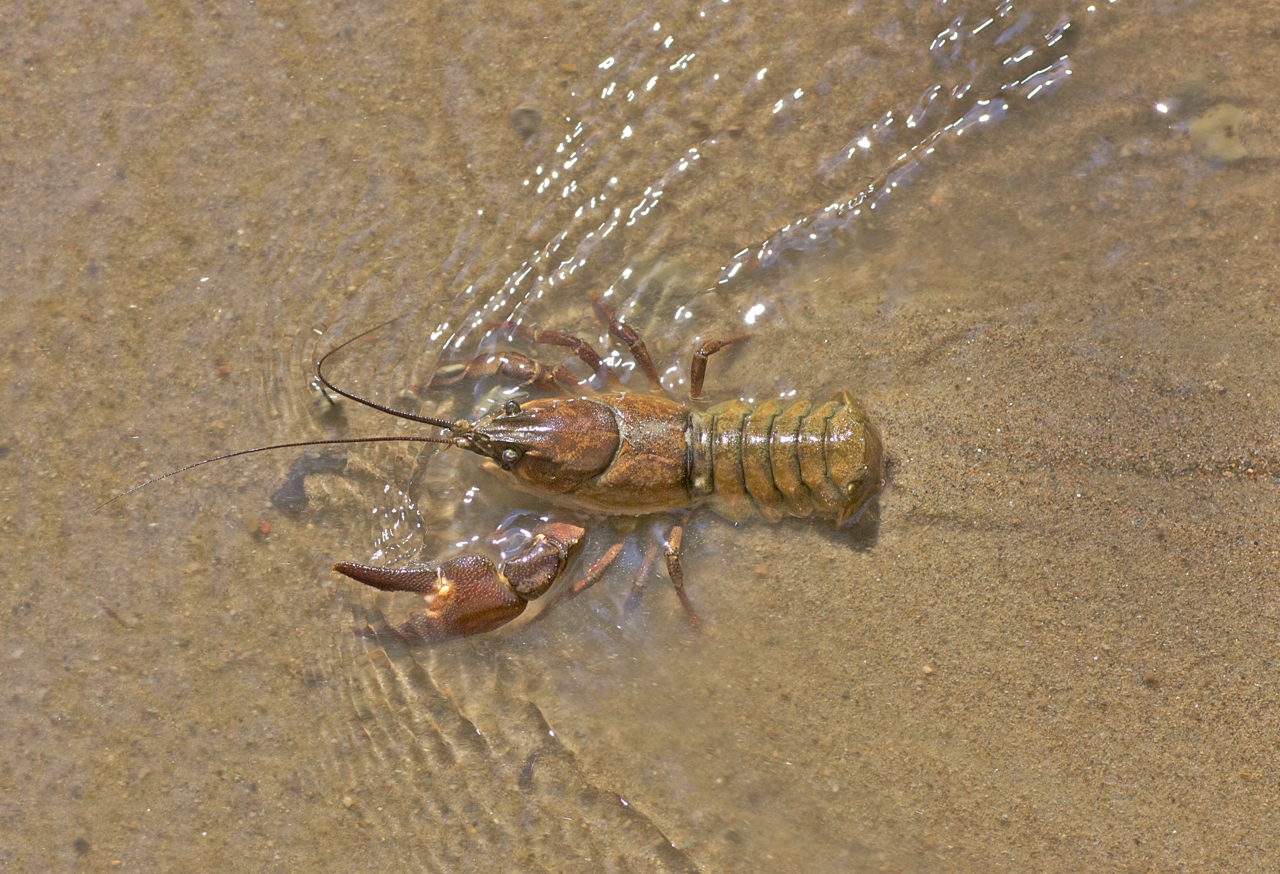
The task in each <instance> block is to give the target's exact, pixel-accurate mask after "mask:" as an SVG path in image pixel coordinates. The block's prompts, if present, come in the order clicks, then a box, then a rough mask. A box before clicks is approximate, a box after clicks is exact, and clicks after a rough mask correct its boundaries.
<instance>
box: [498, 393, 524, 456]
mask: <svg viewBox="0 0 1280 874" xmlns="http://www.w3.org/2000/svg"><path fill="white" fill-rule="evenodd" d="M502 412H504V413H506V414H507V415H508V416H515V415H518V414H519V412H520V404H519V403H518V402H516V401H507V402H506V403H505V404H503V405H502ZM512 451H513V450H512Z"/></svg>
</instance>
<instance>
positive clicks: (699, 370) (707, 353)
mask: <svg viewBox="0 0 1280 874" xmlns="http://www.w3.org/2000/svg"><path fill="white" fill-rule="evenodd" d="M748 336H750V335H748V334H734V335H733V336H731V337H725V338H724V339H722V340H708V341H707V342H705V343H703V344H702V345H701V346H699V347H698V351H697V352H695V353H694V354H693V361H692V362H691V363H690V364H689V397H691V398H693V399H694V400H695V401H696V400H697V399H698V398H700V397H702V383H703V380H705V379H706V377H707V359H708V358H710V357H711V356H712V355H714V354H716V353H717V352H719V351H720V350H721V349H723V348H724V347H726V346H728V345H730V344H731V343H737V342H738V341H739V340H745V339H747V337H748Z"/></svg>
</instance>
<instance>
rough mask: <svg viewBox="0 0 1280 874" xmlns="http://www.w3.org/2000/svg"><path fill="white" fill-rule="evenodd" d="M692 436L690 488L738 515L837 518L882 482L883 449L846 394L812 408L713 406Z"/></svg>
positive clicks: (852, 512) (728, 514)
mask: <svg viewBox="0 0 1280 874" xmlns="http://www.w3.org/2000/svg"><path fill="white" fill-rule="evenodd" d="M699 418H705V419H708V420H710V421H709V423H708V425H707V427H704V428H703V429H701V431H700V432H699V433H698V434H697V438H696V442H695V443H694V446H695V452H694V459H695V465H694V470H693V481H694V483H695V485H696V492H697V493H700V494H701V495H703V496H705V499H706V502H707V504H708V505H709V506H710V507H711V509H712V510H714V511H715V512H716V513H717V514H718V515H720V516H723V517H724V518H726V519H729V520H731V521H734V522H737V521H741V520H742V519H746V518H749V517H750V516H751V515H752V512H753V511H754V512H756V513H758V514H759V515H760V516H762V517H764V518H765V519H766V520H768V521H770V522H777V521H779V520H780V519H782V518H783V517H784V516H799V517H806V516H818V517H819V518H823V519H832V520H834V521H835V522H836V523H837V524H840V523H842V522H844V521H846V520H848V519H852V518H853V517H855V516H857V515H858V514H859V512H861V510H862V508H863V507H865V506H866V505H867V502H869V501H870V500H871V499H872V498H873V497H875V495H876V493H877V492H879V491H880V489H881V487H882V486H883V485H884V461H883V459H884V450H883V448H882V445H881V443H880V436H879V434H877V433H876V430H875V428H873V427H872V426H871V424H870V422H868V421H867V416H866V413H864V412H863V411H862V409H861V408H860V407H858V406H856V405H855V404H854V403H853V402H852V400H851V399H850V398H849V395H848V394H846V393H845V392H840V393H839V394H838V395H837V396H836V398H835V399H833V400H831V401H829V402H827V403H825V404H823V405H822V406H820V407H818V408H817V409H816V410H815V409H813V408H812V406H811V404H810V403H809V402H808V401H795V402H793V403H791V404H790V405H787V406H784V403H783V401H780V400H771V401H765V402H764V403H762V404H760V405H758V406H755V407H752V406H750V405H748V404H746V403H743V402H742V401H729V402H727V403H723V404H719V405H717V406H715V407H712V408H711V409H710V410H708V411H707V413H706V414H703V415H702V416H700V415H699V414H696V413H695V414H694V420H695V422H696V421H697V420H698V419H699Z"/></svg>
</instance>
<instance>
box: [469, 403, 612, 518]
mask: <svg viewBox="0 0 1280 874" xmlns="http://www.w3.org/2000/svg"><path fill="white" fill-rule="evenodd" d="M455 442H456V444H457V445H458V446H460V447H462V448H463V449H468V450H470V451H472V452H475V453H477V454H479V455H483V456H485V457H486V458H488V459H490V463H489V464H487V465H485V468H486V469H487V470H489V471H490V472H491V473H494V474H495V475H497V476H498V477H499V478H501V479H503V480H505V481H506V482H508V483H509V484H510V485H512V486H514V487H516V488H518V489H521V490H522V491H526V492H532V493H534V494H542V495H548V494H553V495H554V494H565V493H567V492H572V491H573V490H574V489H575V488H577V487H578V486H579V485H580V484H581V483H582V482H584V481H585V480H589V479H592V478H594V477H597V476H599V475H600V474H601V473H602V472H603V471H604V470H605V469H607V468H608V467H609V465H610V464H611V463H612V462H613V459H614V457H615V456H616V455H617V454H618V447H619V445H620V442H621V438H620V436H619V432H618V422H617V419H616V418H615V417H614V414H613V411H612V410H611V409H610V408H609V407H608V406H606V405H605V404H602V403H599V402H597V401H593V400H591V399H590V398H584V397H574V398H545V399H542V400H534V401H529V402H527V403H524V404H517V403H515V402H514V401H512V402H509V403H508V404H507V405H506V406H505V407H504V408H503V409H502V410H501V411H500V412H496V413H491V414H489V415H488V416H485V417H484V418H482V419H480V420H479V421H478V422H476V423H475V425H474V426H472V427H470V428H469V429H465V430H464V431H463V433H461V434H458V435H457V437H456V438H455Z"/></svg>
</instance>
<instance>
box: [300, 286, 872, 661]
mask: <svg viewBox="0 0 1280 874" xmlns="http://www.w3.org/2000/svg"><path fill="white" fill-rule="evenodd" d="M591 300H592V303H593V305H594V307H595V309H596V312H597V313H598V314H599V315H600V317H601V319H602V320H604V321H606V322H607V323H608V325H609V332H610V333H611V334H612V335H614V336H615V337H617V338H618V339H620V340H622V341H623V342H625V343H626V344H627V346H628V348H629V349H630V351H631V355H632V357H633V358H634V359H635V361H636V363H637V365H639V367H640V368H641V369H642V370H643V371H644V373H645V374H646V376H647V377H648V379H649V382H650V384H651V388H652V391H651V392H650V393H644V392H633V391H625V390H621V385H620V383H619V382H618V379H617V376H616V374H614V373H613V371H612V370H611V369H610V368H609V367H607V366H606V365H605V364H604V363H603V362H602V360H601V358H600V356H599V354H598V353H597V352H596V351H595V349H593V348H592V347H591V345H590V344H589V343H587V342H586V341H584V340H581V339H579V338H577V337H572V336H569V335H566V334H561V333H559V332H556V331H544V330H536V329H532V328H529V327H526V326H517V325H511V324H508V323H504V326H503V327H504V328H505V329H506V330H507V331H508V332H509V333H511V334H512V335H520V336H523V337H525V338H526V339H529V340H531V341H533V342H534V343H538V344H543V345H552V346H561V347H567V348H569V349H571V350H573V352H574V353H575V354H576V355H577V357H578V358H579V359H581V360H582V361H583V362H584V363H586V364H587V365H588V366H589V367H591V368H592V369H593V370H595V371H596V372H597V374H598V375H599V376H600V377H601V379H602V381H603V382H604V384H605V385H606V387H608V388H609V389H610V390H607V391H601V392H592V393H588V394H578V393H577V392H579V391H580V382H579V380H578V379H577V377H576V376H574V375H573V373H572V372H571V371H569V370H568V369H567V368H564V367H563V366H559V367H553V366H551V365H548V364H544V363H542V362H539V361H536V360H534V359H532V358H529V357H528V356H525V355H522V354H519V353H515V352H507V353H503V354H498V355H487V356H481V357H479V358H475V359H472V360H471V361H469V362H466V363H465V364H460V365H453V366H449V367H444V368H441V369H439V370H437V371H436V372H435V374H434V375H433V376H432V378H431V381H430V382H429V383H428V384H427V385H426V386H425V387H424V388H423V390H422V391H423V393H427V392H430V391H432V390H435V389H439V388H442V387H447V386H451V385H455V384H457V383H460V382H463V381H474V380H479V379H485V378H490V377H503V378H507V379H511V380H513V381H517V382H519V383H520V384H522V385H524V386H526V387H528V388H531V389H536V390H540V391H559V392H561V393H569V396H563V397H548V398H541V399H535V400H530V401H527V402H525V403H518V402H516V401H514V400H512V401H508V402H507V403H506V404H505V405H504V406H503V407H502V408H501V409H499V410H496V411H494V412H492V413H489V414H488V415H486V416H483V417H481V418H479V419H477V420H475V421H470V420H466V419H463V420H459V421H456V422H453V421H448V420H446V419H437V418H433V417H431V416H421V415H416V414H412V413H406V412H404V411H401V410H396V409H392V408H390V407H387V406H384V405H382V404H379V403H376V402H374V401H370V400H368V399H366V398H362V397H359V396H358V395H355V394H352V393H350V392H347V391H345V390H343V389H341V388H338V387H337V386H335V385H334V384H333V383H331V382H330V381H329V380H328V378H327V377H325V375H324V368H323V366H324V362H325V359H326V358H328V357H329V355H332V354H334V353H335V352H337V351H339V350H340V349H341V348H343V346H345V345H347V344H346V343H344V344H343V346H339V347H337V348H335V349H333V350H331V351H330V352H329V353H328V354H326V355H325V356H324V357H323V358H321V359H320V360H319V361H318V362H317V363H316V376H317V379H318V380H319V381H320V382H321V383H322V384H323V385H324V386H325V387H326V388H328V389H329V390H330V391H333V392H334V393H336V394H339V395H342V396H343V397H346V398H350V399H351V400H353V401H356V402H358V403H361V404H364V405H366V406H369V407H372V408H374V409H376V410H379V411H381V412H384V413H388V414H390V415H394V416H398V417H401V418H405V419H410V420H412V421H415V422H422V423H424V424H427V425H434V426H435V427H438V428H442V429H444V430H445V431H447V432H449V436H447V437H439V438H424V437H417V438H400V439H409V440H414V441H425V442H439V443H445V444H448V445H451V446H455V447H457V448H459V449H465V450H467V451H468V452H474V453H475V454H477V455H479V456H481V457H483V458H484V459H485V461H484V462H483V463H482V464H481V467H482V468H483V469H484V470H485V471H487V472H488V473H490V474H492V475H493V476H495V477H497V478H498V479H499V480H501V481H503V482H504V483H506V484H507V485H508V486H510V487H512V488H514V489H516V490H519V491H523V492H526V493H528V494H532V495H535V496H537V497H539V498H542V499H543V500H546V501H547V502H549V503H551V504H554V505H557V506H559V507H562V508H565V509H569V510H576V511H583V512H586V513H594V514H606V515H626V516H640V515H645V514H649V513H663V512H671V511H679V510H692V509H694V508H696V507H699V506H702V505H706V506H707V507H709V508H710V509H711V510H712V511H713V512H715V513H716V514H718V515H720V516H722V517H724V518H726V519H728V520H730V521H733V522H737V521H741V520H743V519H747V518H750V517H752V516H759V517H762V518H764V519H765V520H767V521H770V522H777V521H779V520H780V519H782V518H784V517H786V516H797V517H807V516H817V517H819V518H824V519H829V520H832V521H834V522H835V523H836V524H837V525H838V524H841V523H843V522H845V521H848V520H850V519H853V518H854V517H856V516H857V515H858V514H859V513H860V512H861V511H862V510H863V508H865V507H866V505H867V503H868V502H869V501H870V500H871V499H872V498H873V497H874V496H875V495H876V493H878V492H879V491H880V489H881V487H882V486H883V485H884V478H883V448H882V445H881V442H880V437H879V435H878V434H877V433H876V430H875V429H874V428H873V427H872V426H871V424H870V423H869V422H868V421H867V417H866V414H865V413H864V412H863V411H862V409H861V408H859V407H858V406H857V405H855V404H854V403H853V402H852V400H851V399H850V397H849V395H848V394H847V393H845V392H839V393H838V394H837V395H836V396H835V397H833V398H832V399H831V400H829V401H827V402H826V403H824V404H821V405H819V406H817V407H814V406H813V405H812V404H810V403H809V402H808V401H791V402H783V401H781V400H770V401H766V402H764V403H762V404H758V405H756V406H751V405H749V404H746V403H744V402H742V401H729V402H726V403H722V404H718V405H716V406H713V407H711V408H710V409H708V410H706V411H702V410H699V409H696V408H694V407H692V406H690V405H688V404H684V403H680V402H678V401H675V400H672V399H671V398H669V397H667V396H666V394H665V393H663V392H662V389H661V383H660V380H659V377H658V372H657V369H656V368H655V367H654V365H653V362H652V360H651V359H650V357H649V353H648V351H647V349H646V347H645V344H644V341H643V340H641V338H640V337H639V335H638V334H637V333H636V332H635V330H634V329H633V328H632V327H630V326H629V325H627V324H625V323H624V322H621V321H620V320H619V319H618V318H617V317H616V316H615V314H614V313H613V311H612V310H611V309H610V308H609V307H608V305H607V304H606V303H605V302H604V300H603V299H602V298H600V296H599V295H596V294H594V293H593V294H592V295H591ZM745 336H746V335H744V334H738V335H734V336H732V337H728V338H725V339H720V340H709V341H707V342H705V343H703V344H702V346H701V347H700V348H699V349H698V350H697V352H696V353H695V354H694V357H693V360H692V363H691V364H690V372H689V386H690V390H689V394H690V398H691V400H697V399H698V398H699V397H700V396H701V394H702V385H703V382H704V379H705V375H706V366H707V359H708V357H709V356H711V355H712V354H714V353H715V352H718V351H719V350H721V349H723V348H724V347H725V346H727V345H729V344H730V343H734V342H737V341H738V340H741V339H744V338H745ZM355 339H358V338H353V339H352V340H349V341H347V343H351V342H354V340H355ZM393 439H394V438H393ZM532 534H533V538H532V540H531V541H530V543H529V544H528V545H527V546H526V547H525V548H524V549H522V550H521V551H520V552H518V553H517V554H515V555H514V556H512V557H511V558H509V559H507V560H506V561H505V562H503V563H502V565H501V567H498V566H495V565H494V564H493V562H491V561H490V560H488V559H487V558H484V557H482V556H477V555H465V556H461V557H459V558H454V559H451V560H449V561H446V562H443V563H442V564H440V565H439V566H438V567H436V568H434V569H415V568H404V569H389V568H376V567H368V566H365V565H358V564H352V563H350V562H339V563H338V564H336V565H334V570H336V571H338V572H339V573H342V574H345V575H347V576H349V577H351V578H352V579H355V580H358V581H359V582H362V583H364V584H365V585H368V586H372V587H374V588H377V589H382V590H384V591H393V592H416V593H418V594H421V595H422V596H423V597H424V598H425V599H426V602H427V610H426V611H425V612H423V613H418V614H415V615H413V616H411V617H410V618H409V619H408V620H407V621H406V622H404V623H402V624H400V625H397V626H394V627H393V628H392V629H391V631H393V632H394V633H395V634H398V635H399V636H400V637H402V638H404V639H405V640H406V641H407V642H410V643H415V642H432V643H434V642H439V641H444V640H449V639H452V638H456V637H466V636H468V635H472V634H479V633H482V632H486V631H492V630H494V629H496V628H499V627H501V626H502V625H505V624H506V623H508V622H510V621H511V620H513V619H515V618H516V617H517V616H519V615H520V614H521V613H522V612H524V609H525V607H526V605H527V604H528V603H529V602H530V601H532V600H534V599H536V598H539V597H541V596H542V595H544V594H545V593H546V592H547V591H548V590H549V589H550V588H551V586H552V585H553V584H554V583H555V581H556V580H557V579H558V578H559V577H560V575H561V574H562V573H563V572H564V570H565V568H566V567H567V566H568V564H569V562H570V561H571V559H572V557H573V556H574V554H575V553H576V551H577V549H578V547H579V546H580V545H581V543H582V540H583V537H584V536H585V531H584V530H583V529H582V528H580V527H578V526H576V525H572V524H569V523H566V522H544V523H543V524H541V525H539V526H537V527H536V528H535V529H534V530H533V532H532ZM682 534H683V532H682V528H681V527H680V526H679V525H676V526H674V527H673V528H672V530H671V534H670V536H669V537H668V543H667V547H666V550H665V553H666V564H667V571H668V574H669V576H670V577H671V581H672V584H673V585H674V586H675V590H676V594H677V595H678V597H679V598H680V602H681V604H682V605H683V607H684V609H685V611H686V612H687V614H688V616H689V619H690V621H691V622H692V623H693V624H694V625H697V624H698V622H699V620H698V616H697V613H696V612H695V611H694V608H693V605H692V603H691V602H690V600H689V597H688V595H687V593H686V592H685V588H684V573H683V571H682V570H681V566H680V543H681V539H682ZM619 550H620V546H615V547H613V549H611V550H610V551H609V552H607V553H606V554H605V557H604V558H602V559H601V560H600V561H598V562H596V563H595V564H594V565H593V566H592V567H591V569H589V570H588V572H587V575H586V577H585V578H584V579H583V580H582V581H580V582H578V583H577V584H576V585H575V586H574V587H573V591H575V592H576V591H581V590H582V589H583V588H585V587H586V586H588V585H591V584H592V583H594V582H595V580H596V579H598V578H599V576H600V575H601V574H602V573H603V571H604V569H605V568H606V567H607V565H608V563H609V562H611V561H612V560H613V559H614V558H616V556H617V554H618V552H619Z"/></svg>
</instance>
